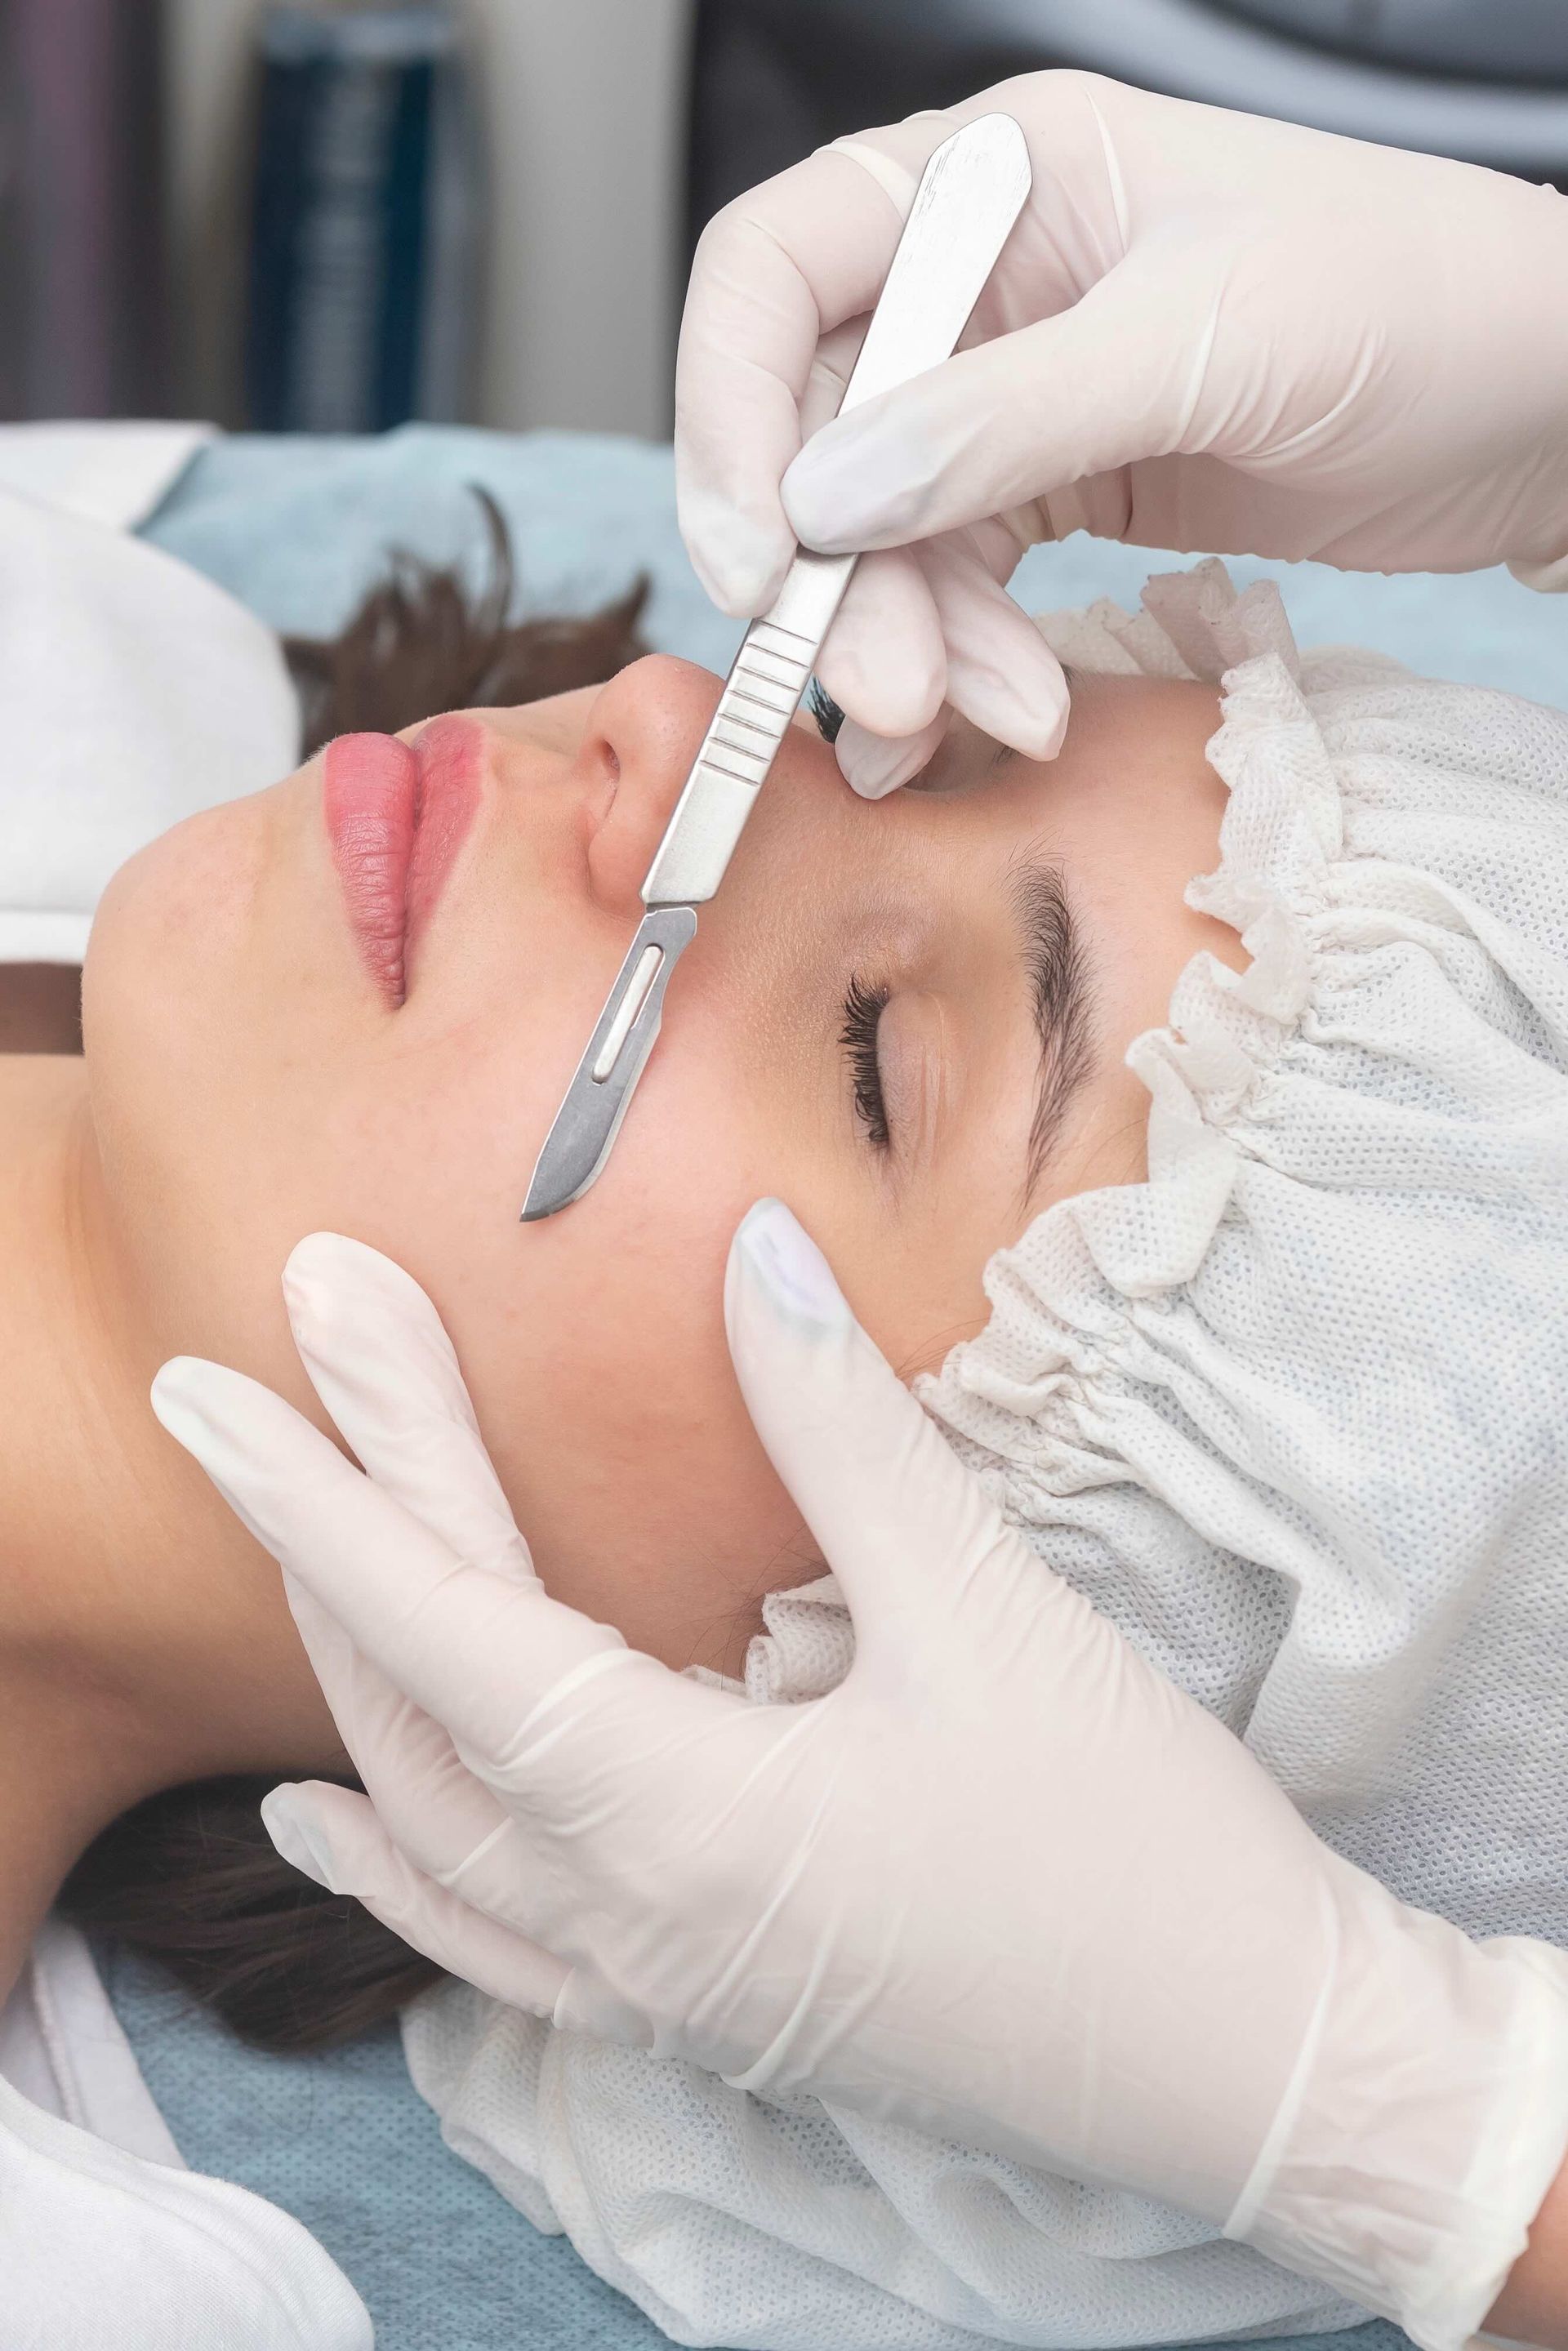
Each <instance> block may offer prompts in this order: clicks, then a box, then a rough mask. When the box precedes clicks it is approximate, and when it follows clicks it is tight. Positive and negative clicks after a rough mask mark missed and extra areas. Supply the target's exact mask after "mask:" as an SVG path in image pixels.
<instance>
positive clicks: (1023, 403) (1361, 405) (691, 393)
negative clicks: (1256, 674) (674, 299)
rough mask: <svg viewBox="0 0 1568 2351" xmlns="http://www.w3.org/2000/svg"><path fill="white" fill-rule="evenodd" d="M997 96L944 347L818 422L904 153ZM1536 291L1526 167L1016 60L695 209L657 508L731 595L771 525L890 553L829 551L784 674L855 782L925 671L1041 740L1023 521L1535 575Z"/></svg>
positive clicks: (882, 757)
mask: <svg viewBox="0 0 1568 2351" xmlns="http://www.w3.org/2000/svg"><path fill="white" fill-rule="evenodd" d="M994 108H999V109H1002V110H1005V111H1007V112H1008V113H1009V114H1013V115H1016V116H1017V118H1018V120H1019V122H1020V123H1021V124H1022V126H1023V129H1024V132H1025V135H1026V136H1027V138H1028V140H1029V145H1030V157H1031V160H1032V162H1033V168H1034V186H1033V191H1032V193H1031V194H1030V199H1029V203H1028V204H1027V206H1026V207H1025V210H1024V214H1023V216H1022V219H1021V220H1020V222H1019V226H1018V227H1017V228H1016V229H1015V230H1014V232H1013V235H1012V237H1011V239H1010V240H1009V245H1008V246H1007V249H1006V251H1005V252H1004V254H1003V256H1002V258H1001V261H1000V263H999V264H998V268H997V271H996V273H995V276H994V277H993V279H992V282H991V285H990V286H989V287H988V290H987V292H986V294H985V295H984V296H983V298H982V299H981V303H980V306H979V308H978V309H977V312H976V316H975V318H974V319H973V320H972V321H971V323H970V327H969V329H968V332H967V337H966V342H967V343H968V344H970V345H973V346H977V348H970V349H967V350H963V351H961V352H960V353H959V354H958V356H957V357H956V358H954V359H952V360H948V361H946V364H944V365H943V366H941V367H937V368H933V369H931V370H930V371H929V372H928V373H926V374H925V375H922V376H920V377H918V378H916V379H915V381H914V382H913V383H911V384H908V385H906V386H904V388H902V389H901V390H898V391H896V392H887V393H884V394H883V397H882V398H881V399H880V400H874V401H868V402H867V403H866V405H865V406H864V407H863V408H862V409H859V410H857V411H855V412H854V413H852V415H851V416H849V417H846V418H845V419H844V420H843V421H842V422H841V423H825V424H824V423H822V420H823V418H824V417H825V416H829V415H831V412H832V410H833V408H834V407H835V406H836V404H837V400H838V395H839V392H840V391H841V387H842V383H843V381H844V379H845V376H846V373H847V366H848V363H849V361H850V360H852V356H853V352H854V350H855V348H856V346H857V344H858V340H859V335H860V332H861V329H862V325H863V314H864V313H865V312H866V311H868V310H869V309H870V308H872V306H873V303H874V301H875V299H876V296H877V294H878V291H879V290H880V287H881V285H882V281H883V276H884V275H885V272H886V269H887V266H888V262H889V260H890V258H891V256H892V253H893V249H894V245H895V244H896V242H897V239H898V234H899V230H900V226H901V225H902V220H903V216H904V213H905V212H906V211H907V209H908V205H909V202H910V198H911V196H912V194H913V192H914V188H915V181H916V179H917V178H918V176H919V173H920V171H921V168H922V166H923V165H924V163H925V160H926V158H927V156H928V155H929V154H930V152H931V151H932V149H933V148H934V147H936V145H937V144H938V143H939V141H941V140H943V139H945V138H946V136H947V135H948V133H949V132H950V131H953V130H955V129H956V127H957V126H958V125H959V124H960V123H962V122H965V121H967V120H969V118H970V117H971V116H973V115H975V114H980V113H986V112H988V111H990V110H992V109H994ZM1565 286H1568V199H1564V198H1563V196H1562V195H1560V194H1559V193H1556V191H1555V190H1552V189H1545V188H1538V187H1535V186H1533V185H1531V183H1528V182H1525V181H1521V180H1516V179H1513V178H1511V177H1510V176H1508V175H1507V174H1505V173H1502V172H1488V171H1483V170H1481V169H1480V168H1479V166H1477V165H1474V164H1469V163H1455V162H1445V161H1441V160H1438V159H1437V158H1434V157H1431V156H1427V155H1412V154H1406V153H1403V152H1396V151H1395V150H1393V149H1390V148H1384V147H1375V146H1370V145H1365V144H1364V143H1362V142H1361V141H1355V140H1349V139H1340V138H1335V137H1333V136H1331V135H1329V134H1328V133H1326V132H1323V131H1306V130H1301V129H1299V128H1296V127H1295V126H1293V125H1291V124H1287V123H1281V122H1264V121H1260V120H1255V119H1254V118H1253V117H1251V116H1249V115H1244V114H1231V113H1228V112H1225V111H1223V110H1220V109H1218V108H1215V107H1207V106H1194V105H1189V104H1187V103H1186V102H1185V101H1184V100H1181V99H1170V98H1159V97H1155V96H1153V95H1151V94H1150V93H1149V92H1147V91H1145V90H1137V89H1124V88H1123V87H1122V86H1121V85H1120V84H1119V83H1116V82H1113V81H1106V80H1103V79H1101V78H1098V77H1096V76H1094V75H1090V74H1081V73H1038V74H1026V75H1022V76H1020V77H1019V78H1018V79H1016V80H1014V81H1009V82H1003V83H1002V84H1000V86H999V87H998V88H997V89H990V90H987V91H985V92H984V93H983V94H982V95H981V96H980V97H978V98H975V99H970V100H968V101H967V103H966V104H965V105H963V106H958V107H955V108H953V109H951V110H949V111H948V112H946V113H929V114H918V115H914V116H912V117H911V118H910V120H908V121H906V122H902V123H898V124H895V125H894V126H893V127H892V128H890V129H886V130H876V131H862V132H860V133H859V134H857V135H856V136H855V137H854V138H853V139H851V140H841V141H839V142H838V143H837V144H836V145H835V146H833V147H829V148H824V149H822V150H821V151H820V152H818V153H816V154H814V155H812V156H810V157H809V158H808V159H807V161H806V162H803V163H800V164H797V165H796V166H795V167H794V169H793V170H791V171H788V172H781V173H780V174H779V177H778V178H777V179H773V180H768V181H766V182H764V183H763V184H762V186H760V187H758V188H755V189H753V190H752V191H751V193H749V194H748V195H745V196H741V197H739V198H738V199H737V201H736V202H735V203H734V204H730V205H728V206H727V207H726V209H725V210H724V211H723V212H722V213H720V214H718V215H717V217H716V219H715V220H714V221H712V222H711V223H710V224H709V225H708V227H707V228H706V230H705V232H704V234H703V237H702V241H701V243H700V244H699V246H698V247H697V253H696V259H695V264H694V266H693V270H692V279H691V288H690V291H689V293H688V295H687V298H686V308H685V319H684V321H683V324H682V329H681V342H680V357H679V364H678V370H677V379H676V409H675V457H676V467H677V483H678V487H679V496H680V517H681V528H682V530H683V532H684V533H685V540H686V545H687V547H688V549H690V552H691V556H692V560H693V562H694V564H695V567H696V569H697V571H698V574H699V575H700V577H701V579H702V580H703V583H704V585H705V586H706V588H707V590H708V591H709V593H710V594H711V595H712V596H713V597H714V598H715V600H716V601H717V602H718V603H719V604H720V605H722V606H723V608H724V610H725V611H728V612H736V613H742V612H744V613H751V612H758V611H763V610H764V609H765V608H766V606H767V605H768V602H769V601H771V599H772V597H773V595H774V594H775V592H776V590H777V588H778V584H779V580H780V579H781V577H782V575H783V572H784V569H785V567H786V565H787V564H788V562H789V559H790V557H791V555H792V553H793V551H794V547H795V541H796V538H797V537H798V538H800V539H801V540H802V541H804V543H805V544H806V545H807V546H810V547H816V548H822V549H851V548H861V549H866V548H869V549H901V550H904V551H902V552H900V553H897V554H883V555H879V556H877V557H876V558H875V559H873V560H869V561H866V562H862V565H861V567H860V570H859V573H858V575H857V577H856V579H855V580H854V581H853V582H852V586H851V589H850V592H849V595H848V597H847V598H846V600H845V603H844V608H843V611H842V613H841V618H840V620H839V622H838V623H837V625H836V626H835V628H834V630H833V632H832V634H831V637H830V638H829V640H828V644H827V647H826V649H825V650H824V653H823V655H822V658H821V664H820V665H819V666H820V669H821V676H822V681H823V684H825V685H826V686H827V688H828V690H829V692H830V693H831V694H832V695H834V696H835V698H836V699H837V700H838V701H839V702H840V703H841V705H842V706H843V708H844V710H845V711H846V712H847V713H848V715H849V718H850V720H851V721H852V722H858V723H852V724H850V725H846V726H845V727H844V729H843V730H842V732H841V736H840V738H839V740H840V759H841V765H842V767H843V768H844V771H845V773H846V775H848V776H849V778H850V779H851V781H852V783H854V784H855V785H856V787H857V789H860V790H862V791H864V792H866V793H868V794H869V795H871V796H873V797H874V796H875V795H876V794H877V793H878V792H881V791H884V790H888V789H892V787H893V786H894V784H895V783H898V782H901V781H903V780H904V778H906V777H907V776H909V775H910V774H912V773H913V772H914V770H915V767H917V766H918V765H919V764H920V763H921V761H922V760H923V759H924V758H925V757H926V756H928V754H929V751H930V749H931V748H932V747H933V742H934V740H935V739H936V736H935V730H934V729H933V727H932V725H931V722H932V721H933V720H934V719H936V715H937V712H938V710H939V707H940V705H941V704H942V702H943V699H944V697H945V696H946V700H947V701H949V702H950V703H951V704H952V705H954V706H955V707H956V709H958V710H961V711H963V712H964V713H965V714H966V715H967V716H968V717H970V718H972V719H973V720H974V721H975V723H976V724H977V726H981V727H983V728H984V729H986V730H987V731H988V733H990V734H992V735H995V736H997V737H998V738H999V739H1000V740H1001V741H1003V742H1007V743H1010V744H1012V745H1014V746H1015V747H1017V748H1018V749H1019V750H1021V751H1024V752H1026V753H1028V754H1029V755H1030V756H1031V757H1034V758H1040V757H1043V756H1047V755H1048V754H1049V753H1050V752H1051V751H1052V750H1053V749H1054V748H1055V747H1056V746H1057V744H1058V742H1059V741H1060V736H1061V724H1062V720H1063V716H1064V714H1065V709H1066V695H1065V689H1064V687H1063V685H1062V684H1061V676H1060V673H1059V672H1058V671H1057V669H1056V665H1055V664H1054V662H1053V661H1052V660H1051V655H1050V654H1049V653H1048V652H1047V651H1046V649H1045V647H1044V645H1043V644H1042V643H1040V639H1039V636H1038V633H1035V632H1030V635H1031V636H1032V643H1031V642H1030V640H1029V638H1026V636H1025V633H1024V624H1023V622H1022V616H1021V615H1020V614H1019V611H1018V609H1017V607H1016V606H1014V607H1011V608H1010V611H1009V610H1008V609H1004V607H1005V606H1006V605H1007V601H1008V600H1006V599H1005V598H1004V597H1003V594H1002V590H1001V586H1000V584H999V583H1000V582H1002V581H1003V580H1006V579H1007V578H1008V577H1009V574H1010V572H1011V570H1012V569H1013V566H1014V564H1015V563H1016V562H1017V560H1018V558H1019V554H1020V553H1021V552H1022V551H1023V549H1025V548H1026V547H1028V546H1029V545H1030V544H1031V543H1032V542H1033V541H1035V540H1036V539H1041V538H1063V537H1065V536H1066V534H1067V533H1068V532H1069V531H1072V530H1087V531H1091V532H1092V533H1093V534H1095V535H1096V536H1097V537H1100V538H1120V539H1127V540H1131V541H1134V542H1136V543H1138V544H1140V545H1143V546H1146V547H1160V548H1173V549H1184V550H1191V549H1198V550H1202V551H1204V552H1207V553H1209V554H1243V553H1251V554H1258V555H1266V556H1275V557H1284V558H1291V559H1293V558H1297V557H1302V556H1315V557H1318V558H1320V559H1322V560H1323V561H1326V562H1330V563H1337V564H1341V565H1343V566H1344V567H1345V568H1346V569H1352V570H1373V571H1419V570H1435V571H1451V570H1466V569H1472V568H1475V567H1479V566H1481V565H1485V564H1490V563H1496V562H1499V561H1500V560H1504V559H1506V560H1509V561H1511V562H1513V563H1514V564H1516V565H1518V566H1520V567H1522V568H1523V569H1524V570H1525V572H1526V574H1527V576H1531V578H1532V584H1537V585H1553V586H1555V585H1559V584H1563V580H1565V579H1568V565H1563V566H1562V567H1561V569H1558V570H1555V571H1553V570H1552V569H1550V567H1552V565H1553V564H1554V563H1556V562H1557V561H1558V559H1563V557H1564V555H1565V553H1568V302H1564V301H1563V299H1562V298H1561V296H1562V293H1563V288H1564V287H1565ZM845 321H849V322H852V323H851V324H849V325H848V326H846V325H845V324H844V323H843V322H845ZM820 337H821V338H822V340H821V341H819V338H820ZM819 425H821V431H818V430H817V427H818V426H819ZM813 434H814V436H815V437H814V438H810V446H809V447H808V448H807V449H806V450H805V451H804V452H803V453H802V454H800V455H797V454H796V453H797V451H798V450H800V444H801V442H802V440H803V439H806V438H807V437H808V436H810V435H813ZM1531 567H1536V568H1537V569H1535V570H1534V571H1533V572H1532V571H1531ZM1540 567H1547V569H1539V568H1540ZM890 738H891V739H890ZM899 738H908V739H899Z"/></svg>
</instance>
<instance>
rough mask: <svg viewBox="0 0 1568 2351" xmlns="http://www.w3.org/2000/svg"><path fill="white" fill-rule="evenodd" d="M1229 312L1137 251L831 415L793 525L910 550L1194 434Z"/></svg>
mask: <svg viewBox="0 0 1568 2351" xmlns="http://www.w3.org/2000/svg"><path fill="white" fill-rule="evenodd" d="M1217 314H1218V294H1216V296H1215V298H1214V299H1213V300H1212V301H1209V300H1207V299H1206V298H1202V297H1199V298H1194V296H1193V294H1192V293H1191V291H1190V289H1188V288H1187V287H1186V286H1185V285H1184V284H1183V283H1181V282H1179V281H1178V282H1177V283H1176V284H1164V285H1162V283H1161V279H1160V275H1159V272H1158V270H1157V268H1155V266H1152V259H1151V256H1149V255H1148V254H1146V253H1145V251H1144V250H1142V249H1140V251H1139V253H1138V254H1137V255H1136V256H1130V257H1129V258H1128V259H1126V260H1124V261H1122V262H1119V263H1118V264H1117V266H1116V267H1115V268H1114V269H1113V270H1111V271H1109V272H1108V273H1107V275H1106V276H1105V277H1103V278H1101V279H1100V280H1099V281H1098V283H1097V284H1096V285H1094V286H1092V287H1091V288H1090V289H1089V291H1088V292H1087V293H1086V294H1085V295H1083V297H1082V299H1081V300H1079V301H1077V302H1075V303H1074V304H1073V305H1072V307H1071V308H1070V309H1067V310H1063V311H1061V312H1059V313H1058V314H1057V315H1056V316H1055V317H1054V318H1051V319H1040V320H1038V321H1037V322H1036V323H1035V324H1034V325H1033V326H1030V327H1020V328H1019V329H1016V330H1015V331H1014V332H1013V333H1012V334H1009V335H998V336H997V337H996V338H995V339H994V340H991V341H989V342H986V343H980V344H977V345H976V346H975V348H974V349H973V350H967V351H960V352H958V353H957V354H956V357H954V358H953V359H950V360H944V361H943V363H942V365H941V366H940V367H935V368H930V369H928V370H927V371H926V372H925V374H924V375H919V376H916V377H915V378H914V379H913V380H912V381H910V382H908V383H905V384H901V385H898V386H897V387H895V388H894V390H893V391H891V392H883V393H881V394H880V395H879V396H878V397H877V398H876V399H874V400H868V401H867V402H865V404H864V406H863V407H861V408H856V409H852V411H851V413H849V415H847V416H840V417H837V418H835V419H834V420H833V422H832V423H830V424H825V425H824V426H823V427H822V429H821V432H820V433H817V434H813V435H812V437H811V439H810V441H808V442H807V444H806V445H805V447H804V448H803V449H802V450H801V451H800V455H799V456H798V457H796V458H795V459H794V461H793V463H792V464H791V465H790V466H789V471H788V472H787V473H786V474H785V475H784V479H783V482H782V485H781V487H780V495H781V496H782V499H783V503H784V511H785V513H786V514H787V515H788V517H789V522H790V525H791V527H792V528H793V529H794V530H795V532H796V534H797V536H798V537H799V538H800V541H801V543H802V544H803V545H804V546H807V547H813V548H818V549H821V550H823V551H824V552H828V553H835V554H837V553H845V552H848V551H849V550H850V549H866V548H885V547H902V546H904V545H907V544H908V543H909V542H910V541H912V540H915V539H921V538H931V537H933V536H934V535H935V534H936V533H937V532H939V531H945V530H951V529H955V528H958V527H959V526H961V525H964V524H967V523H973V522H977V521H979V520H981V519H982V518H983V517H986V516H988V515H996V514H1006V513H1008V512H1009V509H1012V508H1014V507H1021V506H1025V505H1027V504H1028V503H1029V502H1030V500H1033V499H1036V498H1041V497H1045V496H1049V495H1050V494H1051V492H1052V491H1056V490H1062V489H1065V488H1067V487H1068V486H1070V485H1071V484H1073V483H1075V482H1081V481H1084V480H1086V479H1088V478H1089V477H1090V476H1092V475H1097V474H1103V473H1108V472H1110V471H1112V470H1113V468H1115V467H1117V466H1121V465H1130V464H1133V463H1134V462H1135V461H1136V460H1138V459H1140V458H1145V457H1151V456H1158V455H1165V454H1167V453H1168V452H1170V451H1172V450H1175V449H1177V448H1180V447H1183V446H1185V444H1186V435H1187V434H1188V433H1189V431H1190V430H1191V428H1192V425H1193V421H1194V416H1195V413H1196V408H1197V401H1198V398H1199V395H1200V393H1201V392H1202V391H1203V389H1204V386H1205V381H1206V375H1207V365H1208V361H1209V359H1210V357H1211V352H1212V344H1213V340H1214V325H1215V319H1216V316H1217Z"/></svg>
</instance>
